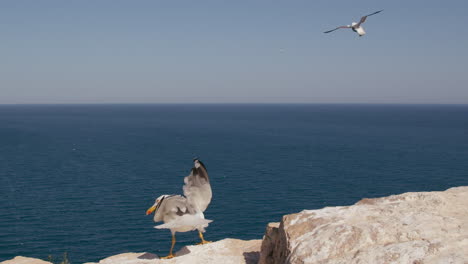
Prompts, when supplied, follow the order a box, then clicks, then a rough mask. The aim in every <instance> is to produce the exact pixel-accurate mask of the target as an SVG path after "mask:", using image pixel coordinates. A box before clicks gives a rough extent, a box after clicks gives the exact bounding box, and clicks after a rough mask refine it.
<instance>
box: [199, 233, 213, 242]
mask: <svg viewBox="0 0 468 264" xmlns="http://www.w3.org/2000/svg"><path fill="white" fill-rule="evenodd" d="M198 236H200V239H201V242H200V243H198V244H197V245H204V244H208V243H211V241H206V240H205V238H203V233H202V232H200V231H198Z"/></svg>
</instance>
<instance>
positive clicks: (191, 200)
mask: <svg viewBox="0 0 468 264" xmlns="http://www.w3.org/2000/svg"><path fill="white" fill-rule="evenodd" d="M197 162H198V164H197ZM184 183H185V185H184V195H185V197H187V201H188V204H190V206H193V207H194V208H195V210H196V211H198V212H204V211H205V210H206V208H207V207H208V205H209V204H210V202H211V197H212V192H211V185H210V179H209V178H208V172H207V171H206V167H205V165H204V164H203V163H202V162H201V161H199V160H195V166H194V167H193V168H192V171H191V172H190V175H189V176H187V177H185V178H184Z"/></svg>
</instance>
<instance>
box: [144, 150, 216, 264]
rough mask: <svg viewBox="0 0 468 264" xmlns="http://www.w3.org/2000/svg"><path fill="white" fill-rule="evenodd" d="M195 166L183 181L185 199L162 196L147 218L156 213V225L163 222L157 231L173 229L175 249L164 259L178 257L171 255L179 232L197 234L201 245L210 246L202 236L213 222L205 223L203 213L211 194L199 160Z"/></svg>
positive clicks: (205, 173)
mask: <svg viewBox="0 0 468 264" xmlns="http://www.w3.org/2000/svg"><path fill="white" fill-rule="evenodd" d="M193 163H194V166H193V168H192V171H191V172H190V174H189V175H188V176H187V177H185V178H184V183H185V185H184V187H183V190H184V196H185V197H184V196H182V195H168V194H164V195H161V196H159V197H158V198H157V199H156V201H155V203H154V204H153V206H151V207H150V208H149V209H148V210H147V211H146V215H149V214H151V213H153V212H155V213H154V221H155V222H160V221H163V222H164V224H162V225H158V226H155V228H157V229H161V228H166V229H170V230H171V233H172V245H171V250H170V251H169V255H168V256H166V257H163V259H170V258H173V257H175V256H174V254H172V250H173V249H174V245H175V243H176V238H175V234H176V232H188V231H193V230H198V235H199V236H200V239H201V242H200V243H198V244H199V245H200V244H207V243H210V242H209V241H206V240H205V238H204V237H203V232H205V228H206V227H207V226H208V224H209V223H211V222H212V220H207V219H205V216H204V215H203V212H204V211H205V210H206V208H207V207H208V205H209V204H210V201H211V197H212V193H211V185H210V180H209V178H208V172H207V170H206V167H205V165H204V164H203V163H202V162H201V161H200V160H199V159H198V158H194V159H193Z"/></svg>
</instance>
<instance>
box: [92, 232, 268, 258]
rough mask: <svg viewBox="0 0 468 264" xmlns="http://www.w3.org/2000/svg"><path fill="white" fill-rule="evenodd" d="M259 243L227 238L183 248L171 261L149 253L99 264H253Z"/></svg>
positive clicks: (127, 256)
mask: <svg viewBox="0 0 468 264" xmlns="http://www.w3.org/2000/svg"><path fill="white" fill-rule="evenodd" d="M261 243H262V241H261V240H259V239H258V240H250V241H244V240H239V239H229V238H227V239H223V240H220V241H217V242H213V243H210V244H205V245H199V246H186V247H183V248H182V249H181V250H179V251H178V252H177V253H176V257H175V258H172V259H158V257H157V256H156V255H154V254H151V253H124V254H119V255H115V256H112V257H108V258H105V259H103V260H101V261H99V264H115V263H120V264H159V263H161V264H166V263H167V264H176V263H193V264H197V263H200V264H202V263H203V264H205V263H206V264H209V263H213V264H214V263H216V264H239V263H241V264H242V263H246V264H254V263H257V262H258V259H259V257H260V245H261ZM85 264H97V263H85Z"/></svg>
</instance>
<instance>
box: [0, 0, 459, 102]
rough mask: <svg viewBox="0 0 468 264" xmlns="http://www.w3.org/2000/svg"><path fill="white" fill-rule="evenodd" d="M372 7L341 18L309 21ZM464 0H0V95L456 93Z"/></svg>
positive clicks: (106, 98) (390, 98) (252, 98)
mask: <svg viewBox="0 0 468 264" xmlns="http://www.w3.org/2000/svg"><path fill="white" fill-rule="evenodd" d="M379 9H385V11H384V12H382V13H380V14H378V15H375V16H372V17H369V19H368V21H367V22H366V23H365V24H364V26H365V28H366V31H367V35H366V36H364V37H362V38H359V37H358V36H357V35H356V34H355V33H353V32H351V31H350V30H341V31H336V32H334V33H331V34H323V33H322V32H323V31H325V30H328V29H331V28H334V27H336V26H339V25H346V24H350V23H351V22H352V21H358V20H359V18H360V17H361V16H362V15H365V14H368V13H371V12H373V11H376V10H379ZM467 12H468V1H466V0H459V1H458V0H454V1H452V0H448V1H434V0H428V1H403V0H392V1H376V0H366V1H359V0H358V1H336V0H318V1H316V0H314V1H312V0H307V1H305V0H304V1H299V0H298V1H260V0H258V1H255V0H250V1H242V0H236V1H220V0H212V1H204V0H200V1H193V0H190V1H189V0H187V1H177V0H174V1H172V0H171V1H130V0H128V1H116V0H112V1H111V0H108V1H106V0H100V1H94V0H93V1H90V0H89V1H88V0H80V1H61V0H60V1H58V0H57V1H47V0H43V1H37V0H30V1H23V0H10V1H1V2H0V103H119V102H123V103H171V102H179V103H185V102H189V103H197V102H200V103H204V102H209V103H211V102H219V103H223V102H265V103H268V102H284V103H468V14H467Z"/></svg>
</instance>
